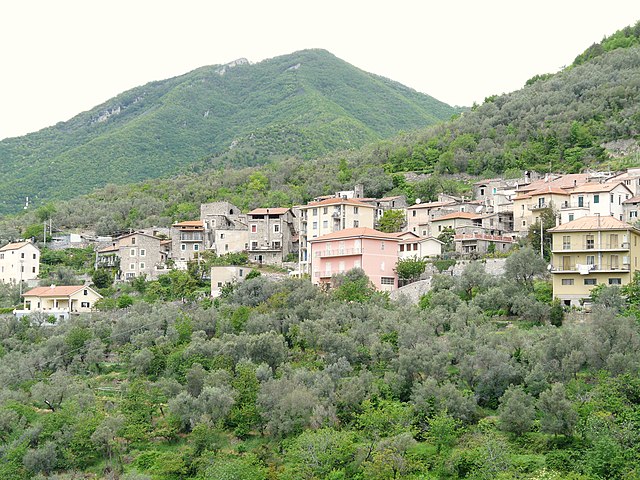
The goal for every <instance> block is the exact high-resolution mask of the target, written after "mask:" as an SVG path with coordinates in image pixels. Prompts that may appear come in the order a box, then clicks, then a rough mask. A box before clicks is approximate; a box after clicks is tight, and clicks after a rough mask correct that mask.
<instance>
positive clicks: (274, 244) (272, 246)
mask: <svg viewBox="0 0 640 480" xmlns="http://www.w3.org/2000/svg"><path fill="white" fill-rule="evenodd" d="M271 248H273V249H274V250H280V242H272V243H271Z"/></svg>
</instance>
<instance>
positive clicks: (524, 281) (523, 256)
mask: <svg viewBox="0 0 640 480" xmlns="http://www.w3.org/2000/svg"><path fill="white" fill-rule="evenodd" d="M546 271H547V262H546V261H545V260H544V259H542V258H540V255H539V254H537V253H535V252H534V251H533V250H532V249H531V248H529V247H526V248H523V249H521V250H518V251H516V252H514V253H512V254H511V255H509V257H508V258H507V261H506V262H505V276H506V277H507V278H509V279H513V280H515V282H516V283H518V284H519V285H520V286H521V287H523V288H525V289H526V290H529V291H531V290H533V279H534V278H535V277H536V276H537V275H542V274H544V273H546Z"/></svg>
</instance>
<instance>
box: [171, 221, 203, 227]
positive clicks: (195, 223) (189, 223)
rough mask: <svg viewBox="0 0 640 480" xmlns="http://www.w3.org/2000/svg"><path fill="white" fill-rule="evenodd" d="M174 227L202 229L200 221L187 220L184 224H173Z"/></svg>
mask: <svg viewBox="0 0 640 480" xmlns="http://www.w3.org/2000/svg"><path fill="white" fill-rule="evenodd" d="M173 226H174V227H204V224H203V223H202V220H189V221H186V222H179V223H174V224H173Z"/></svg>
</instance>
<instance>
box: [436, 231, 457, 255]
mask: <svg viewBox="0 0 640 480" xmlns="http://www.w3.org/2000/svg"><path fill="white" fill-rule="evenodd" d="M455 234H456V231H455V230H454V229H453V228H450V227H445V228H443V229H442V233H440V235H438V240H440V241H441V242H442V243H443V244H444V245H443V246H442V251H443V252H452V251H453V250H454V244H453V237H454V235H455Z"/></svg>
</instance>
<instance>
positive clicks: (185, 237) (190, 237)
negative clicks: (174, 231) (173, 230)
mask: <svg viewBox="0 0 640 480" xmlns="http://www.w3.org/2000/svg"><path fill="white" fill-rule="evenodd" d="M202 240H203V235H202V233H200V232H197V233H195V232H194V233H180V241H181V242H202Z"/></svg>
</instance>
